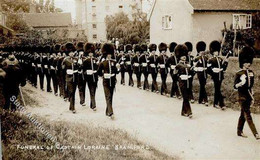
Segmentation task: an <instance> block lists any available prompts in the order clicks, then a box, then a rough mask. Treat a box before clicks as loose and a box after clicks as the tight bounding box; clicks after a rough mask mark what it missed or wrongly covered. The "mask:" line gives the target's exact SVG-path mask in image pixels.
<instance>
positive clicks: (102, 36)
mask: <svg viewBox="0 0 260 160" xmlns="http://www.w3.org/2000/svg"><path fill="white" fill-rule="evenodd" d="M75 1H76V23H77V25H78V26H79V27H80V28H82V29H83V30H85V33H86V35H87V36H88V41H90V42H100V41H107V37H106V23H105V18H106V16H109V15H114V14H116V13H119V12H124V13H126V14H127V15H128V16H129V18H130V19H131V15H132V13H133V10H132V6H134V5H136V6H137V8H139V9H141V6H142V1H140V0H75Z"/></svg>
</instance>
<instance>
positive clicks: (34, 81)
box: [31, 46, 39, 88]
mask: <svg viewBox="0 0 260 160" xmlns="http://www.w3.org/2000/svg"><path fill="white" fill-rule="evenodd" d="M37 49H38V48H37V47H36V46H34V47H33V53H32V54H33V56H32V62H31V64H32V86H33V87H35V88H37V58H38V57H39V55H38V53H37V52H38V51H37Z"/></svg>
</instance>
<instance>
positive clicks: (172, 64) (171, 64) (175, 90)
mask: <svg viewBox="0 0 260 160" xmlns="http://www.w3.org/2000/svg"><path fill="white" fill-rule="evenodd" d="M176 46H177V43H175V42H172V43H170V45H169V50H170V53H171V56H170V57H169V58H168V60H167V62H166V66H167V68H170V75H171V77H172V89H171V94H170V96H171V97H174V98H176V97H178V98H179V99H180V98H181V94H180V91H179V87H178V84H177V82H178V76H177V73H176V69H175V68H176V65H177V64H178V59H177V57H176V55H175V53H174V50H175V47H176Z"/></svg>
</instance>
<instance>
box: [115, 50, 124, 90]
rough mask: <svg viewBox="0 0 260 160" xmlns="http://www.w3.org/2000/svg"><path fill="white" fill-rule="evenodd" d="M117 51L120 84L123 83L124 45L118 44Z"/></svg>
mask: <svg viewBox="0 0 260 160" xmlns="http://www.w3.org/2000/svg"><path fill="white" fill-rule="evenodd" d="M118 51H119V55H118V56H117V63H118V64H120V73H121V84H122V85H125V72H126V64H125V60H126V58H125V49H124V45H120V46H119V48H118Z"/></svg>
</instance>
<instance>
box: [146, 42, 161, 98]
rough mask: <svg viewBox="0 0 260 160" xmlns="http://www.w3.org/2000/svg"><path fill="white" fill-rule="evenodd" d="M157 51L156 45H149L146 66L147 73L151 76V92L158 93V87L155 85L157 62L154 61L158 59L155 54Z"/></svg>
mask: <svg viewBox="0 0 260 160" xmlns="http://www.w3.org/2000/svg"><path fill="white" fill-rule="evenodd" d="M156 50H157V45H156V44H150V45H149V52H150V54H151V55H150V57H149V58H148V66H149V71H150V73H151V75H152V79H153V82H152V88H151V91H152V92H156V93H159V90H158V85H157V81H156V79H157V75H158V68H157V62H156V59H157V58H158V56H157V55H156V54H155V53H156Z"/></svg>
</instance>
